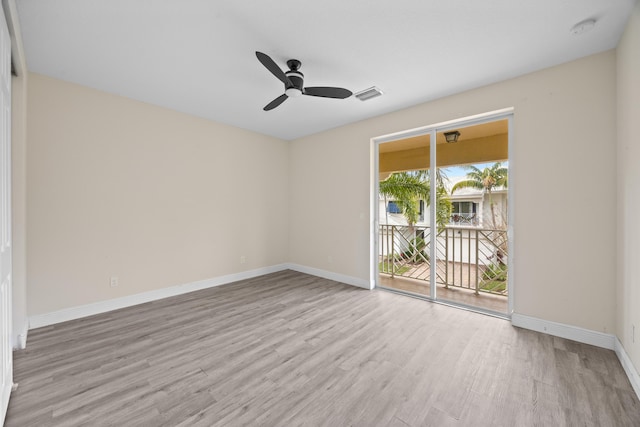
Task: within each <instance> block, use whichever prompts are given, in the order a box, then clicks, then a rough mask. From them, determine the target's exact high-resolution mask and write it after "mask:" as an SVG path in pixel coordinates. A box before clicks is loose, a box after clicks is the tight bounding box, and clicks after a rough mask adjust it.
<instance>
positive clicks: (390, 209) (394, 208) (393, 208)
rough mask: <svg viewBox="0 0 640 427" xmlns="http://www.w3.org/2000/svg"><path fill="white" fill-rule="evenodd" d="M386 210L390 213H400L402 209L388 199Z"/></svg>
mask: <svg viewBox="0 0 640 427" xmlns="http://www.w3.org/2000/svg"><path fill="white" fill-rule="evenodd" d="M387 212H389V213H391V214H401V213H402V209H400V206H398V204H397V203H396V202H394V201H389V202H388V203H387Z"/></svg>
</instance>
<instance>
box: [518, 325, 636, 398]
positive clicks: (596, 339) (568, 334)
mask: <svg viewBox="0 0 640 427" xmlns="http://www.w3.org/2000/svg"><path fill="white" fill-rule="evenodd" d="M511 324H512V325H513V326H517V327H520V328H524V329H530V330H532V331H536V332H542V333H543V334H549V335H553V336H556V337H561V338H566V339H570V340H573V341H577V342H581V343H584V344H591V345H594V346H596V347H601V348H606V349H608V350H613V351H615V353H616V355H617V356H618V360H620V364H621V365H622V368H623V369H624V372H625V373H626V374H627V377H628V378H629V382H630V383H631V387H633V391H635V392H636V395H637V396H638V399H640V375H638V370H637V369H636V367H635V366H634V365H633V363H632V362H631V359H630V358H629V355H627V352H626V351H625V349H624V347H623V346H622V343H621V342H620V340H619V339H618V337H616V336H615V335H612V334H605V333H602V332H596V331H591V330H589V329H584V328H580V327H577V326H571V325H565V324H563V323H557V322H551V321H549V320H542V319H538V318H535V317H530V316H525V315H523V314H517V313H513V315H512V316H511Z"/></svg>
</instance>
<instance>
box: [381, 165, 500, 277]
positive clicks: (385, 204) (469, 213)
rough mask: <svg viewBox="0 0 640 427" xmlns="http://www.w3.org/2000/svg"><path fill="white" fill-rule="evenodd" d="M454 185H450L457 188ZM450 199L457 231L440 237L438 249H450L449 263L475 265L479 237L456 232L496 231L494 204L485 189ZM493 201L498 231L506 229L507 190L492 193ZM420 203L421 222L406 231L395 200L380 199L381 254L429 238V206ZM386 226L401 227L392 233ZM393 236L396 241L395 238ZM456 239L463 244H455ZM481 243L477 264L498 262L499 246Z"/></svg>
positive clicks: (459, 192) (452, 224)
mask: <svg viewBox="0 0 640 427" xmlns="http://www.w3.org/2000/svg"><path fill="white" fill-rule="evenodd" d="M460 179H463V178H460ZM460 179H458V180H460ZM458 180H456V181H458ZM454 183H455V182H454ZM454 183H450V184H451V185H453V184H454ZM450 198H451V204H452V211H451V216H450V222H449V224H447V225H446V227H447V228H450V227H455V228H454V230H453V231H449V233H445V234H446V235H447V236H448V237H447V238H446V239H445V238H444V236H445V234H442V233H439V234H438V236H439V237H438V239H439V241H440V242H441V243H439V244H438V248H439V250H443V248H445V247H446V248H448V249H447V251H446V252H448V255H447V259H449V260H452V261H458V262H460V261H461V262H465V263H469V262H471V263H475V262H476V256H475V253H476V244H477V242H476V236H471V235H468V234H460V233H459V232H458V231H455V230H459V229H460V228H469V229H484V230H492V229H494V224H493V222H492V220H491V204H490V202H489V195H488V194H487V193H485V192H484V191H482V190H476V189H471V188H464V189H460V190H457V191H456V192H455V193H454V194H453V195H451V196H450ZM491 200H492V201H493V204H494V209H493V211H494V214H495V229H499V230H506V225H507V189H503V188H499V189H494V190H493V191H492V192H491ZM419 203H420V210H419V212H420V220H419V221H418V222H417V223H416V224H414V225H415V227H414V229H413V230H409V229H408V228H404V227H406V226H407V225H408V224H407V220H406V218H405V217H404V215H403V214H402V211H401V210H400V208H399V207H398V206H397V204H396V203H395V201H394V200H390V199H388V198H387V199H385V198H384V197H383V196H380V197H379V201H378V212H379V217H378V218H379V221H380V225H382V226H383V227H382V228H381V230H380V233H381V234H380V244H379V249H378V254H379V255H381V256H384V255H386V254H388V253H389V252H390V250H391V247H392V246H393V247H394V251H395V252H396V253H401V252H404V251H406V250H408V249H409V248H410V246H411V242H412V241H413V239H415V238H416V237H418V238H425V236H426V235H428V231H427V230H426V228H427V227H429V225H430V220H429V207H428V206H427V205H426V203H425V202H424V201H423V200H420V202H419ZM385 225H388V226H398V228H395V230H394V233H391V231H390V229H388V228H385V227H384V226H385ZM454 233H455V234H454ZM465 233H466V232H465ZM392 234H393V238H392V236H391V235H392ZM445 240H447V241H448V243H445ZM454 240H455V241H456V242H459V243H454ZM469 240H470V241H469ZM480 241H481V246H482V247H483V251H484V254H482V253H481V254H478V257H477V262H479V263H480V264H482V265H487V264H491V263H493V262H494V261H495V259H496V247H494V246H493V245H492V244H491V243H489V241H488V240H487V239H485V238H481V239H480ZM456 244H457V246H458V250H456V249H455V248H456ZM443 256H444V255H443ZM502 261H506V258H505V259H502Z"/></svg>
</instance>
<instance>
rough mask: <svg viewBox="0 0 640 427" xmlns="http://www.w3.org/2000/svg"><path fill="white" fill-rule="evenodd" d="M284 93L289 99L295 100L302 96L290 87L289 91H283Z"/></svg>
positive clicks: (298, 91)
mask: <svg viewBox="0 0 640 427" xmlns="http://www.w3.org/2000/svg"><path fill="white" fill-rule="evenodd" d="M284 93H286V94H287V96H288V97H289V98H296V97H298V96H300V95H302V91H301V90H300V89H298V88H295V87H290V88H289V89H287V90H285V91H284Z"/></svg>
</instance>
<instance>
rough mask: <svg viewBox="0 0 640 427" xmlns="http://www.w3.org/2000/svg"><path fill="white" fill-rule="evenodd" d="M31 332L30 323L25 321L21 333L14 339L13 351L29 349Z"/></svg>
mask: <svg viewBox="0 0 640 427" xmlns="http://www.w3.org/2000/svg"><path fill="white" fill-rule="evenodd" d="M28 332H29V322H28V321H25V322H24V325H23V326H22V328H20V333H19V334H18V335H17V336H15V337H13V349H14V350H24V349H25V348H26V347H27V333H28Z"/></svg>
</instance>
